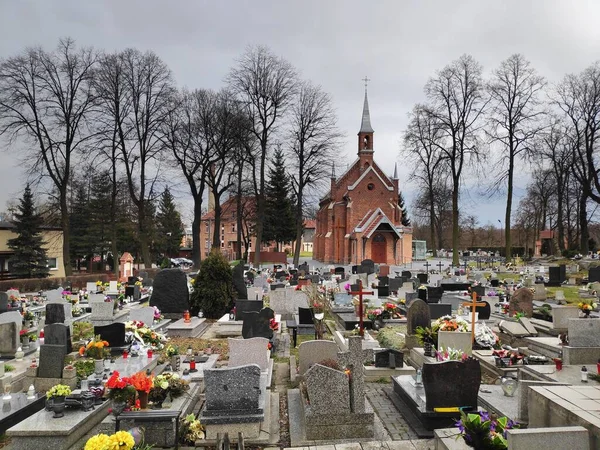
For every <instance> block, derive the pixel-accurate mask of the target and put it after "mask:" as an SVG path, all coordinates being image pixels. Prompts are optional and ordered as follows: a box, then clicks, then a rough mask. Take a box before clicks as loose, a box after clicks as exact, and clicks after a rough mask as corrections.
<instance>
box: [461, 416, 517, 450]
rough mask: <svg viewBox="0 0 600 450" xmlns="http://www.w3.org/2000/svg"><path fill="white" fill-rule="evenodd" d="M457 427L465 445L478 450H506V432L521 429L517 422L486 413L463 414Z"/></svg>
mask: <svg viewBox="0 0 600 450" xmlns="http://www.w3.org/2000/svg"><path fill="white" fill-rule="evenodd" d="M456 426H457V427H458V429H459V431H460V435H459V436H462V438H463V439H464V441H465V443H466V444H467V445H468V446H469V447H473V448H475V449H477V450H506V449H507V448H508V444H507V442H506V435H507V433H506V430H510V429H512V428H519V424H518V423H517V422H514V421H512V420H509V419H508V418H507V417H500V418H497V417H495V416H494V415H492V414H490V413H488V412H486V411H480V412H479V413H472V414H466V413H464V412H461V418H460V420H459V421H458V422H457V423H456Z"/></svg>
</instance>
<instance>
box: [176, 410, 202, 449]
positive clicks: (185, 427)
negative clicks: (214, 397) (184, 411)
mask: <svg viewBox="0 0 600 450" xmlns="http://www.w3.org/2000/svg"><path fill="white" fill-rule="evenodd" d="M181 433H182V435H183V441H184V443H185V444H192V445H195V444H196V441H199V440H201V439H204V426H203V425H202V424H201V423H200V420H198V419H197V418H196V416H194V414H190V415H188V416H186V417H185V418H184V419H183V420H182V421H181Z"/></svg>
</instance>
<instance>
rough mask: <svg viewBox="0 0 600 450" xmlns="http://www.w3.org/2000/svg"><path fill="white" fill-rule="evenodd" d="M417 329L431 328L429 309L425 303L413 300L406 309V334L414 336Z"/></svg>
mask: <svg viewBox="0 0 600 450" xmlns="http://www.w3.org/2000/svg"><path fill="white" fill-rule="evenodd" d="M417 327H423V328H428V327H431V316H430V313H429V307H428V306H427V303H425V302H424V301H423V300H420V299H417V300H413V301H412V303H411V304H410V305H409V307H408V311H407V320H406V332H407V333H408V334H415V330H416V329H417Z"/></svg>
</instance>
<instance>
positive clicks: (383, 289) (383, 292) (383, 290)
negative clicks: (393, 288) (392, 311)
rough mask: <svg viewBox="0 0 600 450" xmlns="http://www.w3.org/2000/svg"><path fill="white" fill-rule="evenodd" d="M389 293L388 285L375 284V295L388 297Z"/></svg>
mask: <svg viewBox="0 0 600 450" xmlns="http://www.w3.org/2000/svg"><path fill="white" fill-rule="evenodd" d="M389 295H390V287H389V286H377V296H378V297H388V296H389Z"/></svg>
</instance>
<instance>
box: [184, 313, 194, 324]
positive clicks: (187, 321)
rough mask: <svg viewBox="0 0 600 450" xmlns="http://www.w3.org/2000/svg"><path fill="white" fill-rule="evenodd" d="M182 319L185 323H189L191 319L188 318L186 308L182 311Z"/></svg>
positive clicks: (188, 314)
mask: <svg viewBox="0 0 600 450" xmlns="http://www.w3.org/2000/svg"><path fill="white" fill-rule="evenodd" d="M183 321H184V322H185V323H190V322H191V321H192V319H191V318H190V312H189V311H188V310H185V311H184V312H183Z"/></svg>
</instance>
